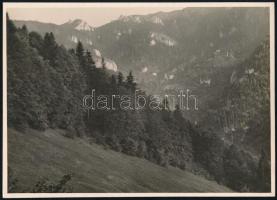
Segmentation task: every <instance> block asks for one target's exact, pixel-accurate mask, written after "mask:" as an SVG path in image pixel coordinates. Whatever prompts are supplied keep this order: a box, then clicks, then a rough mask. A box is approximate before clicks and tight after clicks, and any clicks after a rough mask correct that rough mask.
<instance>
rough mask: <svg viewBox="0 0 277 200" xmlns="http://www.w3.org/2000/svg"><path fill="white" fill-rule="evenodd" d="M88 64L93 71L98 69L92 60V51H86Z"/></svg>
mask: <svg viewBox="0 0 277 200" xmlns="http://www.w3.org/2000/svg"><path fill="white" fill-rule="evenodd" d="M86 62H87V64H88V67H89V68H90V70H93V69H95V68H96V66H95V62H94V60H93V59H92V56H91V53H90V51H88V50H87V51H86Z"/></svg>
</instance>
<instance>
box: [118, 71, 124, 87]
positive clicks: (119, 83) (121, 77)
mask: <svg viewBox="0 0 277 200" xmlns="http://www.w3.org/2000/svg"><path fill="white" fill-rule="evenodd" d="M123 79H124V77H123V74H122V73H121V72H119V73H118V75H117V82H118V85H122V84H123Z"/></svg>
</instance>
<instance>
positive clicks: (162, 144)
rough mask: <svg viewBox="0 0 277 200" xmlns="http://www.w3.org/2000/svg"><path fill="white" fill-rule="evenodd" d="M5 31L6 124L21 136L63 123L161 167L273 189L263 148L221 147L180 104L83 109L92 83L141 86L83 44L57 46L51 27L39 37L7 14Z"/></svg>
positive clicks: (239, 186)
mask: <svg viewBox="0 0 277 200" xmlns="http://www.w3.org/2000/svg"><path fill="white" fill-rule="evenodd" d="M7 36H8V38H7V39H8V41H7V44H8V46H7V47H8V52H7V56H8V68H7V70H8V126H9V127H10V128H15V129H17V130H20V131H21V132H24V131H25V132H26V134H28V131H29V130H30V129H37V130H40V131H45V130H48V129H63V130H65V132H66V134H65V136H66V137H69V138H71V139H73V140H75V139H76V138H84V139H87V140H90V141H92V142H93V143H98V144H101V145H104V146H106V147H108V148H110V149H112V150H114V151H118V152H122V153H124V154H128V155H131V156H137V157H140V158H144V159H147V160H149V161H151V162H153V163H156V164H158V165H161V166H163V167H169V166H174V167H177V168H180V169H183V170H187V171H191V172H193V173H195V174H198V175H199V176H203V177H205V178H207V179H213V180H216V181H217V182H218V183H220V184H223V185H226V186H228V187H230V188H232V189H233V190H236V191H251V192H253V191H255V192H256V191H261V192H265V191H269V190H270V184H269V183H270V176H269V170H270V169H269V168H268V167H269V163H268V159H266V158H265V157H264V156H265V155H264V154H262V156H261V158H259V159H258V160H257V159H255V158H254V157H253V156H252V155H251V154H249V153H247V152H245V151H244V150H243V149H241V148H240V147H238V146H236V145H234V144H233V145H226V144H225V143H224V140H222V138H221V137H220V136H219V135H218V134H215V133H213V131H212V130H203V129H202V128H201V127H194V125H192V123H190V121H188V120H187V119H185V118H184V117H183V114H182V112H181V111H180V109H179V105H176V109H175V110H174V111H172V110H169V109H162V110H160V111H153V110H151V109H149V108H148V107H146V108H145V109H143V110H133V111H126V110H120V109H118V110H108V111H101V110H95V111H91V112H89V115H88V112H87V110H85V109H84V108H83V107H82V98H83V96H84V95H87V94H90V93H91V90H92V89H95V90H96V91H98V92H99V93H101V94H106V95H112V94H115V95H123V94H130V95H132V94H133V93H134V91H135V90H136V89H138V88H139V85H137V84H136V82H135V81H134V79H135V77H134V76H133V74H132V72H130V73H129V75H128V76H127V77H126V78H125V77H124V76H123V74H122V73H120V72H119V73H118V74H114V73H113V72H110V71H109V70H107V69H106V66H105V62H104V60H103V61H102V67H101V68H97V67H96V66H95V61H94V60H93V58H92V56H91V52H89V51H88V50H85V49H84V47H83V45H82V43H81V42H78V44H77V46H76V48H75V49H66V48H65V47H63V46H62V45H59V44H57V42H56V41H55V36H54V34H53V33H46V34H45V35H44V36H41V35H39V34H38V33H36V32H29V31H28V29H27V28H26V26H23V27H20V28H16V27H15V25H14V23H13V22H12V21H11V20H9V19H8V21H7ZM252 60H253V59H252ZM239 87H243V86H239ZM141 92H142V93H145V92H143V91H141ZM147 97H149V96H147ZM149 98H150V97H149ZM164 103H165V104H166V103H167V101H166V100H164ZM117 106H119V105H118V103H117V102H116V103H115V107H117ZM37 133H38V134H39V133H40V132H37ZM11 151H12V149H11ZM80 170H81V169H80ZM76 184H77V183H76Z"/></svg>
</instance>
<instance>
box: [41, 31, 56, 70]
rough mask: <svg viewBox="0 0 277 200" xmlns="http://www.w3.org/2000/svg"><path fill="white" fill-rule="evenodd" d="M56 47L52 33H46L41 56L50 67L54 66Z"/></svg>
mask: <svg viewBox="0 0 277 200" xmlns="http://www.w3.org/2000/svg"><path fill="white" fill-rule="evenodd" d="M57 49H58V45H57V43H56V41H55V37H54V35H53V33H52V32H51V33H46V34H45V36H44V41H43V56H44V58H45V59H47V60H49V61H50V65H52V66H54V65H55V61H56V59H57Z"/></svg>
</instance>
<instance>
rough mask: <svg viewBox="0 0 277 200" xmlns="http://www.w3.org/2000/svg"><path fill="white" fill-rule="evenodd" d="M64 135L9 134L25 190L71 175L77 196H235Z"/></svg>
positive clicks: (173, 170) (14, 163) (10, 153)
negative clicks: (168, 193)
mask: <svg viewBox="0 0 277 200" xmlns="http://www.w3.org/2000/svg"><path fill="white" fill-rule="evenodd" d="M61 132H62V131H57V130H48V131H45V132H38V131H34V130H29V131H28V132H27V133H25V134H23V133H20V132H17V131H15V130H13V129H10V130H9V132H8V140H9V143H8V162H9V166H10V167H11V168H12V169H13V172H14V176H15V177H16V178H18V180H19V182H18V186H19V187H20V188H21V189H23V188H30V187H32V186H33V185H34V184H35V182H36V181H37V180H38V179H39V177H48V178H49V179H50V180H53V181H54V180H58V179H60V178H61V177H62V176H63V175H64V174H66V173H69V172H71V173H73V178H72V180H71V181H70V182H69V183H70V185H72V186H73V192H231V190H229V189H228V188H226V187H224V186H220V185H218V184H216V183H215V182H211V181H208V180H205V179H203V178H201V177H198V176H195V175H193V174H191V173H189V172H185V171H182V170H179V169H176V168H172V167H169V168H163V167H160V166H158V165H155V164H153V163H151V162H148V161H146V160H144V159H139V158H136V157H131V156H127V155H124V154H121V153H118V152H114V151H111V150H105V149H104V148H103V147H102V146H99V145H96V144H89V143H88V142H86V141H85V140H82V139H75V140H72V139H69V138H65V137H63V136H62V135H61Z"/></svg>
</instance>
